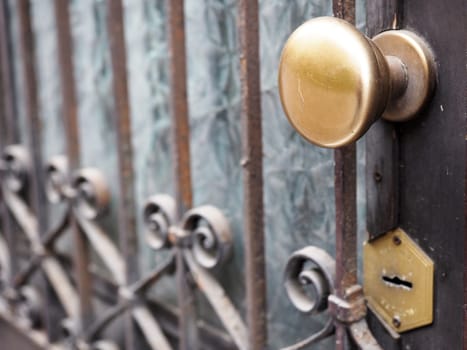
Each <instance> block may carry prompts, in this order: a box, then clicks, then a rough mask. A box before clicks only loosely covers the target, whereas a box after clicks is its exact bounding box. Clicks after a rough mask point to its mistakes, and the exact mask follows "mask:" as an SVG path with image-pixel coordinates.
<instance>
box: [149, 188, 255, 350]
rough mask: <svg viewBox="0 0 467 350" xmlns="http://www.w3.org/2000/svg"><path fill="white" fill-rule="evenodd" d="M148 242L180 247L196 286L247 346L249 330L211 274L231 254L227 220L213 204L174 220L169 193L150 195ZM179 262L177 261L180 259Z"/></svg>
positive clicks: (241, 345)
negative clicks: (178, 221)
mask: <svg viewBox="0 0 467 350" xmlns="http://www.w3.org/2000/svg"><path fill="white" fill-rule="evenodd" d="M143 215H144V221H145V224H146V233H145V236H146V241H147V243H148V245H149V246H150V247H151V248H153V249H155V250H161V249H171V250H172V251H174V254H175V250H176V249H179V250H181V252H182V257H183V261H182V262H183V263H184V264H186V266H187V270H188V273H189V274H190V276H191V278H192V281H193V283H194V285H195V286H196V287H197V289H198V290H199V291H200V292H202V293H203V294H204V295H205V296H206V298H207V300H208V302H209V303H210V305H211V306H212V308H213V310H214V311H215V313H216V314H217V316H218V317H219V319H220V321H221V322H222V324H223V325H224V327H225V329H226V330H227V332H228V333H229V334H230V336H231V337H232V340H233V342H234V343H235V344H236V345H237V347H238V349H241V350H246V349H248V344H247V329H246V326H245V323H244V322H243V320H242V318H241V317H240V314H239V312H238V311H237V310H236V308H235V306H234V305H233V303H232V302H231V300H230V299H229V298H228V296H227V293H226V292H225V290H224V289H223V288H222V286H221V285H220V284H219V282H218V281H217V280H216V279H215V277H214V276H213V275H212V273H211V271H212V270H215V269H218V268H220V267H221V266H222V264H223V263H224V262H226V261H227V260H228V259H229V258H230V257H231V254H232V237H231V233H230V228H229V224H228V221H227V219H226V218H225V216H224V215H223V214H222V212H221V211H220V210H219V209H218V208H216V207H213V206H210V205H206V206H200V207H197V208H194V209H191V210H189V211H188V212H186V213H185V215H184V216H183V218H182V220H181V222H180V223H178V224H177V223H176V222H175V221H174V218H175V215H176V202H175V200H174V199H173V198H172V197H170V196H169V195H165V194H162V195H155V196H153V197H150V198H149V199H148V201H147V203H146V205H145V208H144V214H143ZM177 263H178V261H177Z"/></svg>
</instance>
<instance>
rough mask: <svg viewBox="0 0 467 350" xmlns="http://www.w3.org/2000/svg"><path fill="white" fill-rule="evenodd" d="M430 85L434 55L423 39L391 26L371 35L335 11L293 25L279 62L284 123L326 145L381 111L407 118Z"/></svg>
mask: <svg viewBox="0 0 467 350" xmlns="http://www.w3.org/2000/svg"><path fill="white" fill-rule="evenodd" d="M434 85H435V65H434V59H433V55H432V53H431V50H430V49H429V47H428V45H427V44H426V43H425V42H424V40H423V39H421V38H420V37H418V36H417V35H415V34H413V33H411V32H409V31H406V30H391V31H387V32H383V33H381V34H379V35H377V36H376V37H375V38H374V39H373V40H370V39H369V38H367V37H366V36H364V35H363V34H361V33H360V32H359V31H358V30H357V29H356V28H355V27H354V26H353V25H351V24H349V23H347V22H346V21H343V20H341V19H337V18H333V17H320V18H315V19H312V20H310V21H308V22H306V23H304V24H303V25H301V26H300V27H299V28H298V29H296V30H295V32H293V33H292V35H291V36H290V38H289V39H288V41H287V43H286V45H285V47H284V49H283V52H282V57H281V62H280V67H279V92H280V97H281V101H282V105H283V107H284V111H285V113H286V115H287V117H288V119H289V121H290V123H291V124H292V126H293V127H294V128H295V129H296V130H297V131H298V132H299V133H300V134H301V135H302V136H303V137H305V138H306V139H307V140H308V141H310V142H312V143H314V144H316V145H318V146H322V147H329V148H336V147H340V146H343V145H346V144H349V143H351V142H354V141H356V140H358V139H359V138H360V137H361V136H362V135H363V134H364V133H365V132H366V131H367V130H368V128H369V127H370V126H371V124H372V123H374V122H375V121H376V120H377V119H378V118H379V117H381V116H383V117H384V118H386V119H388V120H391V121H404V120H408V119H410V118H413V117H414V116H416V115H417V114H418V113H419V112H420V110H421V109H422V107H423V106H424V105H425V103H426V102H427V101H428V99H429V97H430V95H431V93H432V91H433V88H434Z"/></svg>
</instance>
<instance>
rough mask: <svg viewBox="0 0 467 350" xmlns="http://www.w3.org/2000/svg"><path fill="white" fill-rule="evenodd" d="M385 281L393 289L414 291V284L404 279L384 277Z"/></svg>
mask: <svg viewBox="0 0 467 350" xmlns="http://www.w3.org/2000/svg"><path fill="white" fill-rule="evenodd" d="M382 279H383V281H384V282H386V283H387V284H389V286H391V287H397V288H404V289H412V287H413V284H412V282H409V281H404V280H403V279H400V278H399V277H398V276H393V277H389V276H383V277H382Z"/></svg>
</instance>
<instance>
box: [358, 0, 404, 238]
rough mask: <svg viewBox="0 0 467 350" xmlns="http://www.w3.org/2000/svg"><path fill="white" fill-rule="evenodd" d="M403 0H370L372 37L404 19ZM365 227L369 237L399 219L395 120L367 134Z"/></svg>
mask: <svg viewBox="0 0 467 350" xmlns="http://www.w3.org/2000/svg"><path fill="white" fill-rule="evenodd" d="M401 4H402V1H401V0H391V1H381V0H377V1H370V2H369V3H368V4H367V8H366V12H367V26H366V30H367V34H368V36H369V37H373V36H375V35H376V34H379V33H380V32H382V31H384V30H387V29H398V28H400V26H401V24H402V22H401V20H402V6H401ZM366 145H367V147H366V168H365V169H366V212H367V214H366V226H367V231H368V234H369V236H370V239H373V238H376V237H378V236H380V235H382V234H384V233H385V232H388V231H390V230H392V229H394V228H396V227H397V225H398V221H399V164H398V163H399V140H398V136H397V130H396V128H395V127H394V125H393V124H392V123H388V122H386V121H383V120H380V121H378V122H377V123H375V125H373V127H372V128H371V129H370V130H369V131H368V133H367V135H366Z"/></svg>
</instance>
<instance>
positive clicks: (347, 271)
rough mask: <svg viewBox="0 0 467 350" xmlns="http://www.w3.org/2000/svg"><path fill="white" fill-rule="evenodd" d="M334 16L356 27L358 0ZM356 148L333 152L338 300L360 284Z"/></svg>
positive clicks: (341, 337) (341, 343) (339, 328)
mask: <svg viewBox="0 0 467 350" xmlns="http://www.w3.org/2000/svg"><path fill="white" fill-rule="evenodd" d="M333 12H334V15H335V16H336V17H338V18H342V19H344V20H346V21H348V22H350V23H351V24H355V0H334V1H333ZM356 161H357V158H356V146H355V144H353V145H349V146H346V147H343V148H340V149H337V150H335V151H334V162H335V164H334V186H335V188H334V192H335V203H336V281H335V288H336V294H337V296H338V297H340V298H342V299H344V298H345V291H346V289H347V288H349V287H351V286H353V285H355V284H357V210H356V195H357V189H356V186H357V178H356V175H357V174H356ZM346 338H347V336H346V328H345V326H344V325H342V324H339V323H337V324H336V350H344V349H345V344H346Z"/></svg>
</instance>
